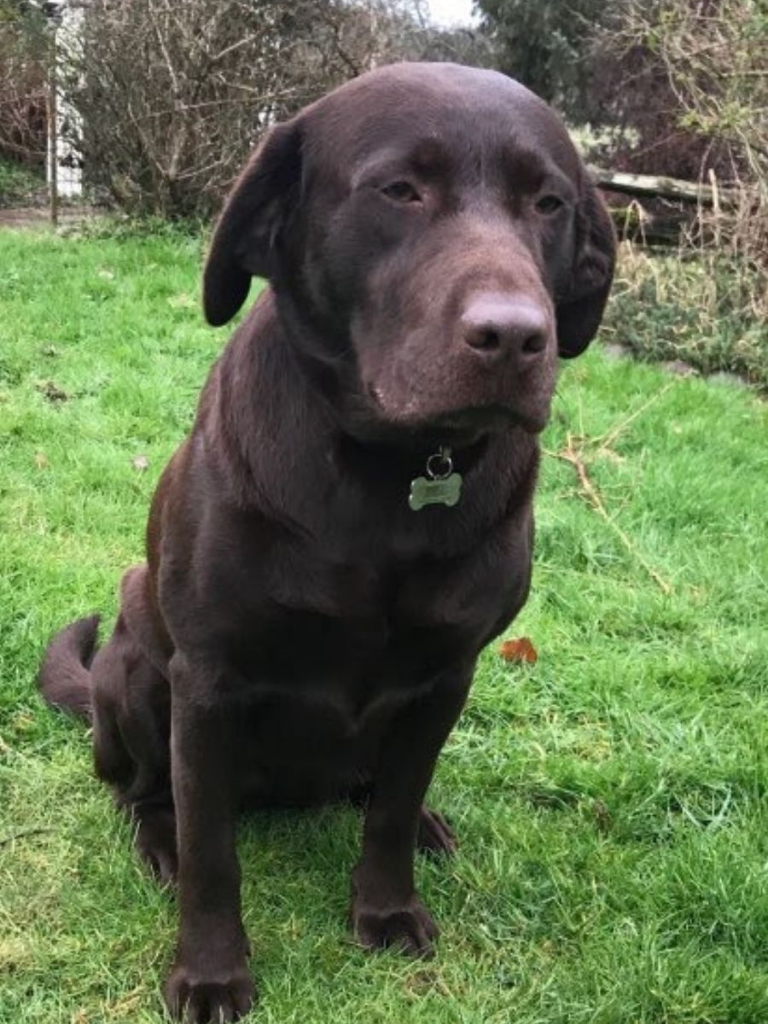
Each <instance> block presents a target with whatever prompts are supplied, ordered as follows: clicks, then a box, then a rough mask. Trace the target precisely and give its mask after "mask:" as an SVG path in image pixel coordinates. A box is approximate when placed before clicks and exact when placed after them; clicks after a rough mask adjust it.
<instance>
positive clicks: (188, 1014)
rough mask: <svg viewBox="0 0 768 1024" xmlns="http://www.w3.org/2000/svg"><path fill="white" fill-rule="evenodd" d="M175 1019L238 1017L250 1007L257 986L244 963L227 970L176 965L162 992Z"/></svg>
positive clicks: (212, 1022) (200, 1022) (197, 1022)
mask: <svg viewBox="0 0 768 1024" xmlns="http://www.w3.org/2000/svg"><path fill="white" fill-rule="evenodd" d="M163 994H164V996H165V1002H166V1005H167V1007H168V1011H169V1013H170V1014H171V1016H172V1017H173V1018H174V1020H183V1021H185V1022H188V1024H223V1022H229V1021H234V1020H240V1018H241V1017H244V1016H245V1014H246V1013H248V1011H249V1010H250V1009H251V1007H252V1006H253V1001H254V998H255V994H256V988H255V985H254V983H253V978H251V976H250V974H249V973H248V970H247V968H246V967H245V964H243V966H242V967H239V968H236V969H234V970H230V971H223V970H222V971H215V970H211V969H210V968H208V969H206V970H205V971H196V970H193V969H192V968H188V967H186V966H185V965H184V964H177V965H176V966H175V967H174V969H173V970H172V971H171V974H170V977H169V978H168V980H167V981H166V983H165V989H164V992H163Z"/></svg>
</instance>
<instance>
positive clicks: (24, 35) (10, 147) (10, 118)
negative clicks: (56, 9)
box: [0, 0, 50, 165]
mask: <svg viewBox="0 0 768 1024" xmlns="http://www.w3.org/2000/svg"><path fill="white" fill-rule="evenodd" d="M49 52H50V49H49V39H48V37H47V36H46V33H45V26H44V22H43V19H42V17H41V16H40V14H39V12H37V11H35V9H34V8H29V7H27V6H26V5H23V4H21V3H19V2H11V0H0V155H2V156H5V157H11V158H12V159H14V160H16V161H18V162H21V163H27V164H33V165H34V164H37V165H42V164H43V162H44V160H45V152H46V82H47V65H48V57H49Z"/></svg>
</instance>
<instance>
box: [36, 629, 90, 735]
mask: <svg viewBox="0 0 768 1024" xmlns="http://www.w3.org/2000/svg"><path fill="white" fill-rule="evenodd" d="M98 630H99V616H98V615H91V616H90V617H89V618H87V619H78V620H77V622H72V623H71V624H70V625H69V626H65V628H64V629H62V630H61V631H60V632H59V633H57V634H56V635H55V636H54V638H53V639H52V640H51V642H50V643H49V644H48V649H47V650H46V652H45V657H44V658H43V664H42V665H41V666H40V671H39V673H38V675H37V685H38V687H39V688H40V692H41V693H42V695H43V697H45V699H46V700H47V701H48V703H49V704H53V705H54V707H57V708H63V709H64V710H65V711H69V712H71V713H72V714H73V715H77V717H78V718H83V719H85V720H86V721H88V720H89V719H90V717H91V662H92V661H93V656H94V654H95V653H96V637H97V634H98Z"/></svg>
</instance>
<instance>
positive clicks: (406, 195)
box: [379, 181, 421, 203]
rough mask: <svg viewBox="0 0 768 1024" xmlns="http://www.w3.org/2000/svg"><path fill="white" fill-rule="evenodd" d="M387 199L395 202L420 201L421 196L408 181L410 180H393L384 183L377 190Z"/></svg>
mask: <svg viewBox="0 0 768 1024" xmlns="http://www.w3.org/2000/svg"><path fill="white" fill-rule="evenodd" d="M379 191H380V192H381V193H382V195H385V196H386V197H387V199H392V200H393V201H394V202H396V203H420V202H421V196H420V195H419V193H418V192H417V191H416V189H415V188H414V187H413V185H412V184H411V183H410V181H393V182H392V184H391V185H385V186H384V187H383V188H382V189H380V190H379Z"/></svg>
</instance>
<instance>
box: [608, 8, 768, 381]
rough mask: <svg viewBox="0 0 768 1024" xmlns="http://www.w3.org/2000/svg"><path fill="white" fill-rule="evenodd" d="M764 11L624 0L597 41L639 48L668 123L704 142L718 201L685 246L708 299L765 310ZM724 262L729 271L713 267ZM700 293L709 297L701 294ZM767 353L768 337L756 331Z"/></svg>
mask: <svg viewBox="0 0 768 1024" xmlns="http://www.w3.org/2000/svg"><path fill="white" fill-rule="evenodd" d="M767 36H768V15H766V13H765V7H764V5H761V4H759V3H755V2H754V0H652V2H651V3H648V2H647V0H625V6H624V13H623V17H622V19H621V21H620V23H619V24H618V25H615V26H614V27H613V28H612V29H611V30H610V32H609V33H607V34H606V35H604V36H603V38H602V40H601V45H604V46H605V45H608V46H609V47H610V49H611V50H612V52H613V53H614V54H617V55H618V56H619V57H622V56H624V57H628V56H629V55H630V54H635V55H636V54H637V53H638V52H642V53H643V54H645V55H646V58H645V59H646V60H647V61H652V62H653V63H654V66H655V68H656V69H657V72H661V73H662V74H663V76H664V87H665V88H666V89H667V90H668V91H669V93H670V94H671V98H672V100H673V102H671V103H670V111H669V115H668V121H667V128H668V130H669V131H675V130H679V131H682V132H688V133H693V134H695V135H696V136H698V137H700V138H702V139H704V140H706V146H705V147H704V150H703V152H702V155H701V162H700V165H699V168H698V170H699V177H700V178H702V179H703V181H704V182H705V183H706V184H708V185H712V186H713V187H714V190H715V202H714V205H713V206H712V207H708V208H702V209H701V210H700V212H699V224H698V226H697V230H696V232H695V233H694V234H692V237H691V238H689V239H688V243H689V245H691V246H695V247H697V248H700V249H701V250H702V252H701V254H702V257H703V259H704V260H705V261H706V263H707V266H708V267H709V269H710V271H711V278H712V280H716V281H717V282H718V283H719V285H720V287H719V288H718V289H714V290H711V294H710V297H709V303H710V306H711V312H712V314H713V315H714V314H715V313H716V312H717V309H720V308H724V307H726V306H727V307H729V308H735V307H737V306H738V307H739V308H740V309H742V310H743V312H744V313H745V314H751V315H752V316H754V317H757V318H760V319H763V318H764V317H765V316H766V315H768V66H767V65H766V57H765V53H766V49H765V39H766V37H767ZM724 258H726V259H727V258H731V260H732V266H731V272H730V273H728V274H725V275H724V274H722V273H719V271H718V267H719V265H721V263H722V260H723V259H724ZM702 297H704V298H706V296H702ZM762 344H763V345H764V348H765V353H764V358H765V362H766V363H768V339H767V338H766V337H765V332H764V331H763V341H762Z"/></svg>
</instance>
